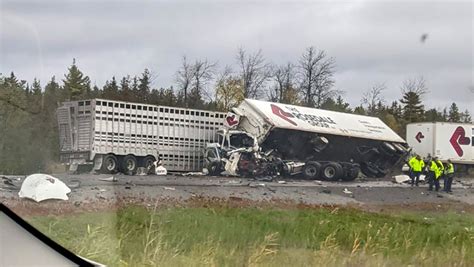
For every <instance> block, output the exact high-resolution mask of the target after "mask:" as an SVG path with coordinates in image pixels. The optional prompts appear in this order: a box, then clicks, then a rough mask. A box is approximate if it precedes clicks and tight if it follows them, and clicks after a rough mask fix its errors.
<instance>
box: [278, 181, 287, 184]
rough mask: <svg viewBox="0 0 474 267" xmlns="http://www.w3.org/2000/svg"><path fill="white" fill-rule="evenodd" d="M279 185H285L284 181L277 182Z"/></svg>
mask: <svg viewBox="0 0 474 267" xmlns="http://www.w3.org/2000/svg"><path fill="white" fill-rule="evenodd" d="M278 183H279V184H286V181H278Z"/></svg>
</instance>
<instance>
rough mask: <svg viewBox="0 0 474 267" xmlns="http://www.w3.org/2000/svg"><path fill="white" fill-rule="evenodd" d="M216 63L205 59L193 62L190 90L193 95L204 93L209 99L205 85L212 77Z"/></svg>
mask: <svg viewBox="0 0 474 267" xmlns="http://www.w3.org/2000/svg"><path fill="white" fill-rule="evenodd" d="M216 65H217V63H210V62H209V61H208V60H207V59H205V60H196V62H194V64H193V66H192V90H193V94H194V95H196V96H203V95H205V96H206V97H208V98H209V99H210V96H209V94H208V92H207V91H206V86H207V84H208V83H209V82H210V81H211V80H212V78H213V75H214V68H215V66H216Z"/></svg>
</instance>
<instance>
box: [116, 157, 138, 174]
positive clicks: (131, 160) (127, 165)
mask: <svg viewBox="0 0 474 267" xmlns="http://www.w3.org/2000/svg"><path fill="white" fill-rule="evenodd" d="M120 163H121V164H120V165H121V171H122V172H123V173H124V174H128V175H134V174H135V173H136V172H137V168H138V162H137V159H136V158H135V156H133V155H127V156H125V157H123V158H122V160H121V162H120Z"/></svg>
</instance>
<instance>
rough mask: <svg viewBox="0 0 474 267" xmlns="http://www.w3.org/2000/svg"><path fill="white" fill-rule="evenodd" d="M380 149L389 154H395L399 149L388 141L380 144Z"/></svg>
mask: <svg viewBox="0 0 474 267" xmlns="http://www.w3.org/2000/svg"><path fill="white" fill-rule="evenodd" d="M380 151H381V152H382V153H383V154H385V155H387V156H394V155H395V154H396V153H397V149H396V148H395V147H394V146H393V145H391V144H390V143H387V142H383V143H381V144H380Z"/></svg>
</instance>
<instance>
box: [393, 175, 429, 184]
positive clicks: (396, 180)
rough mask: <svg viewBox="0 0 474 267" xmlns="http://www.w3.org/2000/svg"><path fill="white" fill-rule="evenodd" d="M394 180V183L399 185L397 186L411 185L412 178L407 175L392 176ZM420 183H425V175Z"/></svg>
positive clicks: (421, 177)
mask: <svg viewBox="0 0 474 267" xmlns="http://www.w3.org/2000/svg"><path fill="white" fill-rule="evenodd" d="M392 179H393V180H392V181H393V182H394V183H397V184H403V183H406V184H409V183H411V178H410V176H408V175H405V174H401V175H395V176H392ZM419 181H420V182H424V181H425V175H423V174H422V175H420V179H419Z"/></svg>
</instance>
